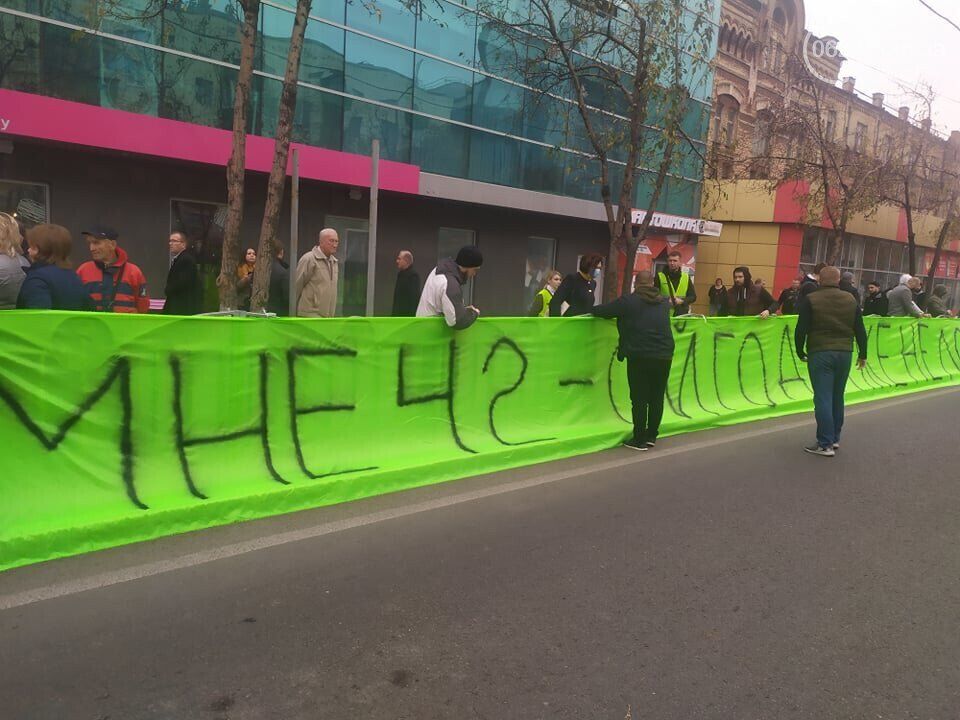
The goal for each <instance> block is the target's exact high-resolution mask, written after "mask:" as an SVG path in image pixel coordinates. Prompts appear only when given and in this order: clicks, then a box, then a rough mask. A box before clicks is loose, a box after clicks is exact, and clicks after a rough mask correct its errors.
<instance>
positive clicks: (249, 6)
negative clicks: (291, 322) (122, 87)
mask: <svg viewBox="0 0 960 720" xmlns="http://www.w3.org/2000/svg"><path fill="white" fill-rule="evenodd" d="M259 17H260V0H245V1H244V2H243V25H242V26H241V29H240V71H239V72H238V73H237V87H236V90H235V92H234V98H233V147H232V149H231V151H230V162H229V163H227V222H226V227H225V228H224V229H223V250H222V255H221V257H220V275H219V276H218V277H217V288H218V289H219V290H220V309H221V310H235V309H236V308H237V306H238V304H239V302H238V297H237V264H238V263H239V262H240V226H241V225H242V224H243V190H244V187H243V185H244V176H245V173H246V168H247V112H248V110H249V108H250V84H251V80H252V78H253V56H254V50H255V49H256V44H257V19H258V18H259Z"/></svg>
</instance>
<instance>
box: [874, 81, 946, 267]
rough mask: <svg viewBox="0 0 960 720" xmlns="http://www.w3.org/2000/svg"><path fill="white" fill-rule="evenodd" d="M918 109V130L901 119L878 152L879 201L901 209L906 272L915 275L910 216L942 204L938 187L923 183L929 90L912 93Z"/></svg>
mask: <svg viewBox="0 0 960 720" xmlns="http://www.w3.org/2000/svg"><path fill="white" fill-rule="evenodd" d="M911 93H912V94H913V95H914V96H915V97H917V99H918V100H919V102H920V104H921V106H922V110H921V112H922V117H923V120H922V121H921V127H919V128H918V127H915V126H914V125H913V124H912V123H911V122H910V121H909V119H907V120H901V121H900V127H899V131H898V132H897V134H896V135H889V136H887V137H888V140H887V141H886V142H887V145H886V146H885V147H883V148H881V150H880V160H881V162H882V163H883V165H882V167H881V181H880V198H881V200H882V202H884V203H886V204H889V205H893V206H894V207H898V208H900V209H902V210H903V212H904V216H905V217H906V221H907V253H908V255H909V263H908V271H909V273H910V274H911V275H916V274H917V231H916V227H915V222H914V215H915V213H917V212H923V211H930V210H934V209H935V208H937V207H938V206H940V205H942V204H943V203H944V197H943V191H942V190H943V189H942V186H939V185H936V186H933V191H932V192H931V186H930V185H929V184H927V183H925V180H926V178H927V176H928V175H929V174H930V173H931V172H933V171H934V170H933V168H931V167H930V166H929V162H928V159H927V153H928V152H929V151H930V148H931V147H932V146H933V144H934V142H935V137H934V136H933V134H932V133H931V132H930V125H929V123H930V118H931V117H932V112H933V100H934V97H935V95H934V93H933V90H932V89H931V88H929V87H926V88H922V89H916V90H912V91H911Z"/></svg>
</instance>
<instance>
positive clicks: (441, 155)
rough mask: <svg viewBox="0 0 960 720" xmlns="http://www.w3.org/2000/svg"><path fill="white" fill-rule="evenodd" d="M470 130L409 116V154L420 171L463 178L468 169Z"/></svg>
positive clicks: (417, 116) (438, 121)
mask: <svg viewBox="0 0 960 720" xmlns="http://www.w3.org/2000/svg"><path fill="white" fill-rule="evenodd" d="M469 156H470V129H469V128H465V127H462V126H460V125H451V124H450V123H445V122H441V121H440V120H432V119H430V118H425V117H420V116H419V115H414V116H413V156H412V157H411V159H410V162H412V163H413V164H414V165H418V166H419V167H420V169H421V170H423V171H424V172H432V173H439V174H440V175H452V176H453V177H466V176H467V172H468V169H469Z"/></svg>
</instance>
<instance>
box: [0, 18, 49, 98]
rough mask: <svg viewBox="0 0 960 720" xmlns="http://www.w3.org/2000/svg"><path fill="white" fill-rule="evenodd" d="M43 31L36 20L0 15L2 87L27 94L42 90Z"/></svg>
mask: <svg viewBox="0 0 960 720" xmlns="http://www.w3.org/2000/svg"><path fill="white" fill-rule="evenodd" d="M40 32H41V24H40V23H39V22H37V21H35V20H28V19H26V18H21V17H14V16H13V15H0V39H5V42H3V43H0V67H3V68H4V72H2V73H0V87H4V88H7V89H10V90H20V91H23V92H38V91H39V88H40Z"/></svg>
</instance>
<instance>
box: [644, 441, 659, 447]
mask: <svg viewBox="0 0 960 720" xmlns="http://www.w3.org/2000/svg"><path fill="white" fill-rule="evenodd" d="M656 444H657V441H656V440H647V441H646V442H645V443H644V445H646V446H647V447H648V448H652V447H654V446H655V445H656Z"/></svg>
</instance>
